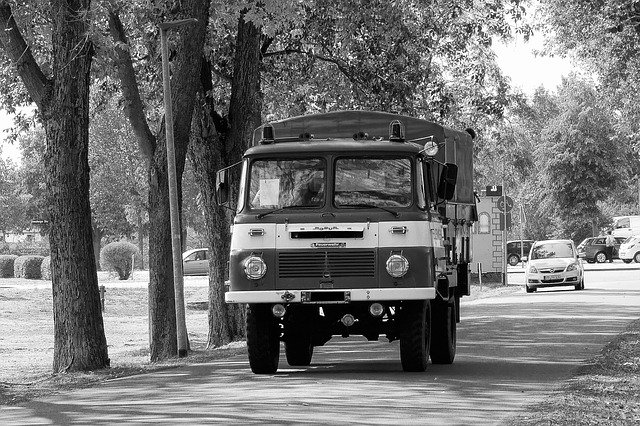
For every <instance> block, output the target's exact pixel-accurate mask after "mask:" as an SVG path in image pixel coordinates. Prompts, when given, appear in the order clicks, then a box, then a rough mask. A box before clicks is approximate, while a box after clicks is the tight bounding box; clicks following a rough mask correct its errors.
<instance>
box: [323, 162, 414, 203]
mask: <svg viewBox="0 0 640 426" xmlns="http://www.w3.org/2000/svg"><path fill="white" fill-rule="evenodd" d="M412 187H413V186H412V185H411V161H410V160H409V158H340V159H338V160H337V161H336V176H335V192H334V202H335V204H336V206H338V207H341V206H343V207H347V206H353V205H373V206H386V207H406V206H409V205H410V204H411V202H412Z"/></svg>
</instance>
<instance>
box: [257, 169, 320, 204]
mask: <svg viewBox="0 0 640 426" xmlns="http://www.w3.org/2000/svg"><path fill="white" fill-rule="evenodd" d="M325 170H326V163H325V162H324V161H323V160H322V159H320V158H305V159H290V160H256V161H254V162H253V163H252V164H251V171H250V174H249V198H248V203H249V207H250V208H251V209H278V208H282V207H288V206H297V207H320V206H322V205H323V204H324V195H325V174H326V173H325Z"/></svg>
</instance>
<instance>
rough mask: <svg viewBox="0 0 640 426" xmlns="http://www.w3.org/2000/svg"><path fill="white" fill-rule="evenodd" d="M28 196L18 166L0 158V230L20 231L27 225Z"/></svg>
mask: <svg viewBox="0 0 640 426" xmlns="http://www.w3.org/2000/svg"><path fill="white" fill-rule="evenodd" d="M30 198H31V197H30V195H29V194H27V193H25V191H24V189H23V185H22V182H21V180H20V176H19V173H18V167H17V166H16V165H15V164H13V163H12V162H11V161H5V160H4V159H2V158H0V232H7V231H11V232H20V231H22V230H24V229H25V228H27V227H28V226H29V220H27V215H26V213H27V207H28V205H29V201H30Z"/></svg>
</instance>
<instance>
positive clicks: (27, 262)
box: [13, 255, 44, 279]
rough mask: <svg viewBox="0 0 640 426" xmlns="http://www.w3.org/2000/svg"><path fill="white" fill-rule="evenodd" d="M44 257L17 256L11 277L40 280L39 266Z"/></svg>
mask: <svg viewBox="0 0 640 426" xmlns="http://www.w3.org/2000/svg"><path fill="white" fill-rule="evenodd" d="M43 259H44V256H34V255H28V256H18V258H16V260H15V262H14V264H13V276H14V277H16V278H27V279H40V277H41V272H40V265H41V264H42V260H43Z"/></svg>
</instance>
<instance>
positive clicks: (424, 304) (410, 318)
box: [400, 300, 431, 372]
mask: <svg viewBox="0 0 640 426" xmlns="http://www.w3.org/2000/svg"><path fill="white" fill-rule="evenodd" d="M429 306H430V305H429V302H428V301H423V300H419V301H418V300H416V301H409V302H406V303H405V304H404V306H403V307H402V320H401V323H402V324H401V326H402V330H401V332H400V361H401V362H402V369H403V370H404V371H417V372H422V371H425V370H426V369H427V362H428V360H429V346H430V343H431V311H430V309H429Z"/></svg>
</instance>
